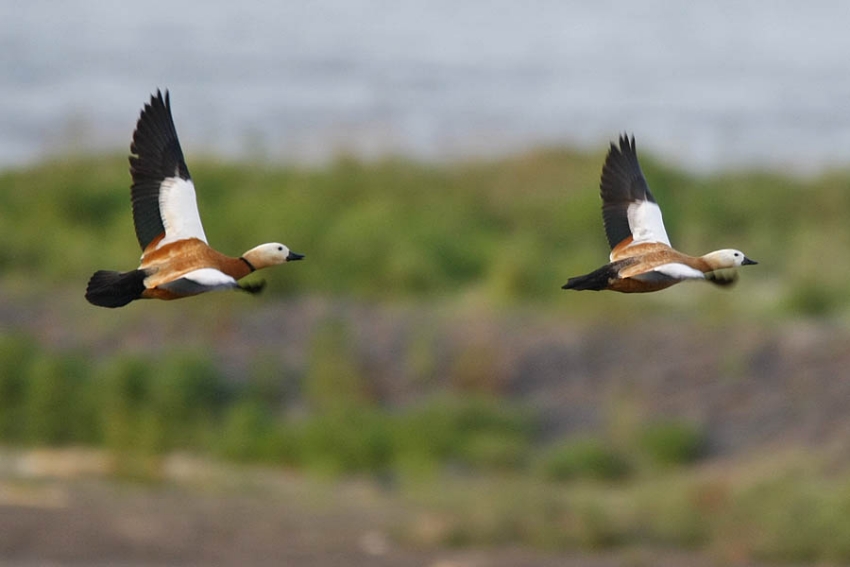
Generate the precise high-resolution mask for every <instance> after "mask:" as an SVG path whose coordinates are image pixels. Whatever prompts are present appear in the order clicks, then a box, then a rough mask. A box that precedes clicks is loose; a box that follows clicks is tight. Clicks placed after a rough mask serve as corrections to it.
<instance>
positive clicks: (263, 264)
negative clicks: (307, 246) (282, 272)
mask: <svg viewBox="0 0 850 567" xmlns="http://www.w3.org/2000/svg"><path fill="white" fill-rule="evenodd" d="M242 257H243V258H245V259H246V260H248V262H250V263H251V265H252V266H253V267H254V269H256V270H259V269H261V268H267V267H269V266H276V265H278V264H284V263H286V262H294V261H295V260H301V259H302V258H304V255H303V254H298V253H296V252H292V251H291V250H290V249H289V248H287V247H286V245H284V244H281V243H279V242H269V243H268V244H260V245H259V246H256V247H254V248H251V249H250V250H248V251H247V252H245V253H244V254H243V255H242Z"/></svg>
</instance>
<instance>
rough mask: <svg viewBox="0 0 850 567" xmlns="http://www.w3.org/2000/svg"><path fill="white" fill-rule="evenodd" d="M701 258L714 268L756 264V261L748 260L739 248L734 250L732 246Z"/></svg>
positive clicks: (720, 268)
mask: <svg viewBox="0 0 850 567" xmlns="http://www.w3.org/2000/svg"><path fill="white" fill-rule="evenodd" d="M702 258H703V260H705V261H706V262H708V264H709V265H710V266H711V267H712V268H714V269H715V270H722V269H727V268H738V267H740V266H749V265H753V264H758V262H756V261H755V260H750V259H749V258H747V257H746V256H745V255H744V253H743V252H741V251H740V250H735V249H734V248H725V249H723V250H716V251H714V252H711V253H709V254H706V255H705V256H703V257H702Z"/></svg>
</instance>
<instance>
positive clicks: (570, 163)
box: [0, 150, 850, 562]
mask: <svg viewBox="0 0 850 567" xmlns="http://www.w3.org/2000/svg"><path fill="white" fill-rule="evenodd" d="M641 158H642V162H643V167H644V172H645V173H646V175H647V177H648V179H649V182H650V185H651V187H652V189H653V192H654V193H655V195H656V197H657V199H658V201H659V203H660V204H661V206H662V208H663V210H664V214H665V223H666V225H667V228H668V231H669V232H670V235H671V238H672V240H673V242H674V244H676V245H677V247H679V248H680V249H682V250H684V251H687V252H691V253H694V254H699V253H702V252H705V251H708V250H711V249H715V248H722V247H731V246H734V247H737V248H741V249H743V250H744V251H745V252H746V253H747V254H748V255H750V256H752V257H753V258H755V259H757V260H758V261H759V262H760V265H759V266H758V267H756V268H753V269H747V270H745V273H744V275H743V277H742V283H739V284H738V285H739V286H741V285H746V286H747V287H748V289H747V290H746V291H747V292H748V293H735V292H732V293H729V292H728V291H723V290H717V289H714V288H711V287H710V286H704V289H703V290H702V291H699V292H695V293H694V294H693V295H690V296H688V298H689V302H688V312H689V313H696V314H699V315H700V316H702V317H705V318H707V319H709V320H711V318H712V317H727V316H736V317H742V318H745V317H750V316H752V315H753V314H761V315H765V316H767V317H770V318H774V317H789V318H790V317H801V316H803V317H832V318H839V317H846V316H847V315H848V301H847V294H846V293H845V292H844V291H843V288H844V286H843V285H842V283H841V282H844V281H847V278H848V275H850V273H848V272H850V263H848V262H845V261H844V260H843V259H844V258H846V257H848V253H850V223H847V222H846V218H847V217H848V215H847V213H848V212H850V191H849V190H848V189H850V187H848V186H850V173H844V172H837V173H831V174H827V175H823V176H820V177H817V178H811V179H802V178H794V177H786V176H781V175H768V174H763V173H757V172H755V173H754V172H740V173H733V174H722V175H714V176H703V177H699V176H693V175H688V174H685V173H683V172H681V171H678V170H675V169H673V168H669V167H665V166H663V165H661V164H659V163H657V162H655V161H654V160H653V159H652V156H646V155H642V156H641ZM602 159H603V154H602V153H601V152H600V153H598V154H592V155H589V154H578V153H575V152H570V151H566V150H547V151H538V152H533V153H529V154H525V155H521V156H517V157H512V158H507V159H502V160H498V161H478V162H469V163H454V164H424V163H415V162H410V161H407V160H404V159H386V160H383V161H379V162H375V163H361V162H357V161H353V160H349V159H340V160H338V161H336V162H334V163H331V164H329V165H327V166H325V167H321V168H306V167H277V166H272V165H268V164H228V163H220V162H217V161H214V160H210V159H203V158H200V159H194V158H193V159H190V160H189V163H190V167H191V170H192V173H193V176H194V179H195V183H196V184H197V186H198V198H199V208H200V210H201V214H202V216H203V218H204V223H205V227H206V232H207V234H208V236H209V237H210V240H211V244H212V245H214V246H216V247H217V248H219V249H221V250H222V251H224V252H226V253H230V254H234V255H236V254H239V253H241V252H243V251H244V250H246V249H248V248H250V247H252V246H254V245H256V244H257V243H260V242H264V241H272V240H279V241H282V242H285V243H287V244H288V245H289V246H290V247H291V248H292V249H293V250H295V251H298V252H302V253H305V254H306V255H307V261H305V262H302V263H299V264H297V265H294V266H289V267H284V268H280V269H279V271H278V272H276V273H274V274H272V273H269V274H268V275H265V276H264V277H265V278H266V279H267V281H268V282H269V286H268V293H269V294H271V296H272V297H274V296H278V297H281V296H285V295H295V294H303V295H307V294H325V295H335V296H349V297H353V298H356V299H359V300H366V301H394V300H415V301H434V300H443V299H446V298H448V299H449V300H451V299H457V300H460V301H463V302H464V303H473V304H477V303H480V302H484V303H486V304H489V305H493V306H503V305H509V306H510V305H518V304H521V305H523V306H528V305H531V306H538V307H539V306H543V307H544V308H546V309H548V308H551V307H555V308H558V309H569V311H570V315H571V316H578V317H581V316H582V315H585V316H592V317H597V316H598V315H599V314H600V313H604V314H610V313H613V312H616V313H617V315H618V316H619V317H627V316H628V311H627V310H624V309H623V305H624V303H623V300H622V299H621V298H618V297H616V296H614V297H605V298H602V299H599V296H598V295H595V294H582V295H581V296H575V295H565V292H562V291H561V290H560V289H559V288H560V285H561V284H563V283H564V282H565V281H566V278H567V277H569V276H572V275H577V274H580V273H585V272H587V271H590V270H592V269H594V268H596V267H597V266H598V265H600V264H601V263H602V262H604V261H605V258H607V254H608V250H607V248H606V241H605V237H604V234H603V230H602V224H601V215H600V203H599V198H598V190H597V187H598V177H599V171H600V168H601V163H602ZM0 238H2V240H3V242H4V246H2V247H0V291H2V290H6V291H8V290H15V292H16V293H17V290H20V289H22V288H24V289H26V290H27V294H20V296H21V297H24V298H25V300H27V301H33V298H37V297H38V296H39V294H40V293H50V292H51V291H53V290H61V291H62V292H63V293H65V294H66V295H67V293H68V290H72V291H73V294H74V297H77V298H78V300H79V301H80V302H81V303H82V301H83V299H82V291H83V289H84V287H85V282H86V280H87V278H88V277H89V276H90V274H91V273H92V272H93V271H94V270H95V269H98V268H109V269H130V268H133V267H135V265H136V259H137V258H138V254H139V250H138V247H137V244H136V241H135V237H134V232H133V228H132V221H131V215H130V205H129V175H128V174H127V163H126V159H125V158H123V157H104V158H89V159H85V158H74V159H73V160H57V161H54V162H51V163H45V164H41V165H37V166H33V167H29V168H22V169H17V170H8V171H5V172H2V173H0ZM836 259H837V260H836ZM683 287H684V286H683ZM695 287H696V286H695ZM742 291H743V290H742ZM677 293H678V292H664V293H662V294H657V295H653V296H651V297H650V298H649V299H648V300H647V301H649V303H647V302H641V303H637V302H636V301H633V298H632V299H630V300H629V302H630V303H629V305H630V309H638V310H639V309H641V308H647V307H652V306H653V305H655V304H654V303H652V302H662V303H664V302H669V303H665V305H666V306H668V307H673V308H675V307H676V305H678V304H677V303H676V300H675V298H676V297H680V296H678V295H676V294H677ZM16 297H17V295H16ZM63 297H64V295H63ZM668 298H669V299H668ZM641 305H642V306H643V307H641ZM635 306H636V307H635ZM83 307H84V308H88V306H83ZM24 309H25V307H24ZM91 309H94V308H91ZM131 309H132V308H131ZM189 309H190V310H191V309H192V308H191V307H190V308H189ZM195 309H197V306H196V307H195ZM70 313H80V311H79V310H78V311H73V310H72V311H70ZM121 313H122V314H126V313H129V315H126V316H127V317H128V319H127V320H131V319H132V317H133V311H132V310H130V311H122V312H121ZM71 317H74V316H73V315H71ZM66 318H67V317H66ZM125 321H126V320H125ZM76 323H77V324H80V325H83V324H84V323H83V322H82V321H76ZM100 324H103V323H100ZM121 324H122V322H121V321H118V322H116V323H115V325H116V328H118V327H120V326H121ZM175 325H176V323H175ZM423 333H425V332H424V331H423ZM431 338H432V337H430V336H428V335H427V333H425V334H423V335H422V336H416V337H413V339H412V340H411V342H410V343H409V345H408V346H409V349H408V350H409V352H406V353H405V354H404V355H403V357H405V358H406V360H405V363H406V364H407V365H408V366H409V367H410V370H411V372H412V373H413V374H415V375H416V376H417V377H419V378H421V380H418V381H419V382H422V383H424V382H427V381H428V380H429V377H430V376H432V375H433V374H434V373H435V372H436V371H437V368H438V367H439V365H440V364H441V363H442V362H443V361H438V360H435V355H434V353H433V352H431V350H430V346H429V345H430V344H431V340H430V339H431ZM189 344H192V345H194V347H193V348H195V347H197V344H198V343H197V342H191V341H190V343H189ZM251 369H252V372H253V374H251V375H248V376H244V377H243V380H241V381H238V382H237V381H233V380H231V379H227V378H226V377H225V374H224V373H223V372H222V370H221V369H220V368H218V367H217V366H216V365H215V362H214V360H213V359H212V358H211V357H210V356H209V354H208V353H207V352H206V351H204V349H202V348H197V350H192V349H191V348H189V349H186V348H181V347H179V346H175V347H173V348H172V349H171V350H165V351H164V352H157V353H156V356H144V355H143V354H142V353H137V354H126V353H122V352H120V351H115V352H110V353H103V352H97V353H93V352H88V351H85V350H81V351H73V350H62V349H60V348H56V347H53V348H45V347H44V345H42V344H41V343H40V342H39V341H38V340H37V339H34V338H32V337H31V336H29V335H26V334H23V333H21V332H19V331H17V330H15V329H12V328H9V326H8V325H6V324H5V323H4V324H3V326H0V444H3V445H10V446H21V447H31V446H54V447H55V446H69V445H83V446H93V447H101V448H103V449H104V450H105V451H107V452H108V453H109V454H110V455H111V457H112V460H113V462H114V470H115V472H116V473H117V474H119V475H122V476H125V477H133V478H142V479H155V478H157V477H158V475H159V474H160V469H161V467H160V465H161V460H162V459H163V457H164V456H165V455H167V454H169V453H172V452H175V451H187V452H191V453H197V454H202V455H208V456H212V457H215V458H221V459H226V460H230V461H235V462H239V463H257V464H266V465H276V466H284V467H288V468H292V469H296V470H299V471H305V472H309V473H318V474H320V475H325V476H331V477H333V476H338V475H362V476H374V477H376V478H381V479H385V478H393V479H397V480H399V481H400V482H401V483H402V484H406V483H410V484H411V485H415V486H420V487H430V488H423V489H422V490H423V491H424V494H426V495H427V496H426V497H425V498H427V502H428V503H427V504H426V506H425V507H427V508H431V509H432V510H433V514H435V515H436V517H437V518H438V521H437V529H433V525H431V527H430V528H428V529H426V530H424V531H426V532H428V534H430V535H427V536H425V535H423V534H422V533H421V530H420V529H419V528H418V527H417V525H416V524H415V522H413V523H412V524H409V525H407V524H406V525H402V526H400V527H399V530H400V532H401V533H400V534H399V536H400V537H402V538H407V539H410V540H411V541H415V542H421V543H426V544H427V543H429V542H430V543H434V544H438V545H460V544H467V543H475V544H487V543H497V544H501V545H504V544H508V543H517V544H529V545H536V546H541V547H556V548H562V547H580V548H590V549H596V548H605V547H611V546H618V545H631V544H634V543H649V544H659V545H673V546H683V547H702V548H708V549H714V550H717V551H718V552H719V553H720V555H721V556H726V555H725V554H728V556H730V557H733V558H736V557H738V555H736V554H738V553H742V554H744V555H745V556H753V557H758V558H764V559H770V560H773V559H784V560H791V561H827V562H830V561H831V562H846V561H850V547H848V546H847V544H846V542H847V541H848V537H847V534H848V533H850V522H848V518H850V514H848V510H850V491H848V490H847V481H846V479H839V480H836V479H835V478H828V479H823V478H818V479H817V480H811V479H810V478H809V477H807V478H805V479H800V478H792V479H783V480H781V481H779V482H775V481H760V482H755V483H749V484H748V483H746V482H740V483H736V482H734V481H729V480H719V481H718V480H708V481H707V480H705V479H704V478H703V477H701V476H699V474H698V473H697V472H695V471H698V469H699V467H700V464H701V462H702V461H701V459H702V458H703V457H704V456H705V451H706V431H705V430H704V429H702V428H701V426H700V425H698V424H695V423H690V422H684V421H664V422H647V423H643V422H641V421H640V420H628V419H626V418H627V417H628V416H626V418H623V417H622V415H621V416H620V419H623V420H624V424H620V425H619V426H618V424H617V423H612V424H608V425H610V426H612V427H610V429H612V432H611V433H610V435H609V436H608V437H606V436H584V437H580V438H569V439H554V440H553V439H550V438H547V437H546V436H545V435H543V434H542V432H541V421H542V419H541V416H540V415H538V414H537V413H536V412H535V410H534V409H533V408H529V407H526V406H521V405H519V404H516V403H514V402H511V401H509V400H506V399H503V398H501V397H499V393H500V383H499V380H500V370H499V368H498V353H497V352H494V351H493V349H492V347H490V346H488V345H487V344H486V342H482V343H481V344H477V345H473V346H472V347H469V349H468V350H466V351H463V352H460V353H459V354H458V356H456V357H455V358H453V359H452V360H451V361H449V363H448V364H446V366H445V367H444V368H442V367H441V368H440V371H442V372H445V374H446V375H445V376H444V378H446V381H445V382H446V383H447V384H448V386H447V387H446V388H445V390H441V391H438V392H435V393H432V394H431V395H429V396H427V397H424V398H422V399H418V400H415V401H413V402H411V403H410V404H409V405H407V406H405V407H383V406H382V405H381V401H380V396H379V395H378V394H377V393H376V392H374V391H372V390H371V388H372V387H373V386H372V385H373V384H374V381H373V380H371V379H370V377H369V375H368V372H369V368H368V366H366V365H364V364H362V361H361V360H359V359H358V356H357V355H356V353H355V350H354V349H353V348H352V338H351V337H350V336H348V330H347V329H346V328H345V327H344V326H341V325H339V324H338V323H337V322H335V321H333V320H331V321H330V322H328V323H327V324H325V325H323V326H320V328H319V329H318V330H317V331H316V332H315V334H314V336H312V337H311V341H310V348H309V351H308V352H307V353H306V366H305V368H304V369H303V373H295V374H294V375H288V374H287V373H289V372H291V370H290V369H282V368H278V367H277V366H276V365H275V364H274V363H271V362H268V363H263V361H262V360H258V361H255V364H253V365H252V366H251ZM293 384H294V385H293ZM620 413H621V414H623V413H628V412H620ZM613 419H615V418H614V417H612V420H613ZM625 422H628V423H625ZM429 530H430V531H429Z"/></svg>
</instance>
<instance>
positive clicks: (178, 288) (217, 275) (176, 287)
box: [157, 268, 239, 295]
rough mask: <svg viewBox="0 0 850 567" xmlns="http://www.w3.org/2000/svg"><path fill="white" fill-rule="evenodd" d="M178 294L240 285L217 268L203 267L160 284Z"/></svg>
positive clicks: (189, 293) (194, 293)
mask: <svg viewBox="0 0 850 567" xmlns="http://www.w3.org/2000/svg"><path fill="white" fill-rule="evenodd" d="M157 287H160V288H162V289H166V290H168V291H171V292H174V293H176V294H178V295H196V294H199V293H204V292H205V291H215V290H218V289H233V288H235V287H239V284H237V283H236V280H235V279H233V278H232V277H230V276H228V275H227V274H225V273H224V272H220V271H218V270H216V269H215V268H201V269H198V270H192V271H191V272H187V273H185V274H183V276H182V277H180V278H178V279H176V280H174V281H170V282H167V283H164V284H160V285H159V286H157Z"/></svg>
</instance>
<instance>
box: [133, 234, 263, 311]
mask: <svg viewBox="0 0 850 567" xmlns="http://www.w3.org/2000/svg"><path fill="white" fill-rule="evenodd" d="M160 240H161V238H157V239H155V240H154V241H153V242H151V244H150V245H149V246H148V247H147V248H146V249H145V252H144V254H142V262H141V265H140V266H139V268H140V269H143V270H147V271H149V272H150V274H151V275H150V276H148V277H147V279H145V286H146V287H147V288H148V290H151V288H155V287H157V286H159V285H162V284H164V283H167V282H170V281H174V280H176V279H178V278H180V277H181V276H183V275H185V274H187V273H189V272H191V271H193V270H199V269H201V268H215V269H217V270H219V271H221V272H224V273H225V274H227V275H229V276H230V277H232V278H234V279H236V280H238V279H241V278H243V277H245V276H247V275H248V274H249V273H250V272H251V269H250V268H249V267H248V264H246V263H245V262H244V261H242V260H240V259H239V258H233V257H231V256H227V255H225V254H222V253H221V252H219V251H217V250H214V249H213V248H210V246H209V245H207V244H206V243H205V242H204V241H203V240H200V239H197V238H187V239H185V240H178V241H177V242H171V243H169V244H166V245H165V246H162V247H161V248H156V244H157V243H159V241H160ZM157 293H158V294H163V295H168V294H169V292H165V291H164V290H157ZM143 295H145V297H154V296H155V297H157V298H159V299H173V298H172V297H159V295H156V294H155V295H147V292H145V294H143ZM172 295H173V294H172Z"/></svg>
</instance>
